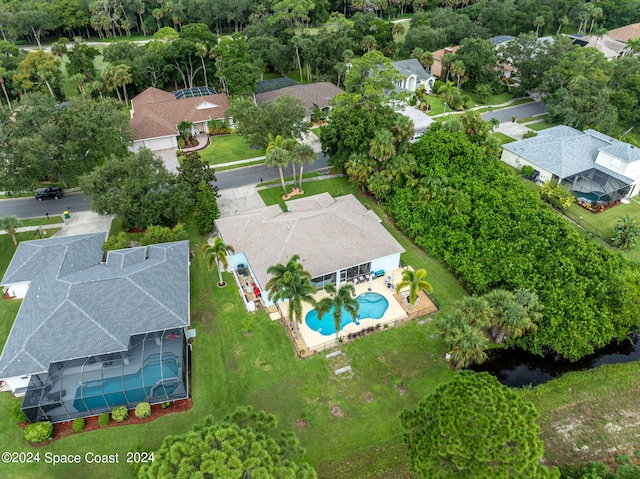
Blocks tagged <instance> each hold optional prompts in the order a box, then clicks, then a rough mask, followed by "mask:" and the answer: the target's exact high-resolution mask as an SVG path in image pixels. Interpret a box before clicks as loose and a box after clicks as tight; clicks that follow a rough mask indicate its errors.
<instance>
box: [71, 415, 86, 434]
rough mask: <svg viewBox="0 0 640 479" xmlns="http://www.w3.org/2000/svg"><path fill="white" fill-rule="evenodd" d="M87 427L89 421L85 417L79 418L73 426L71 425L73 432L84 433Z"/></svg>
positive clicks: (74, 421)
mask: <svg viewBox="0 0 640 479" xmlns="http://www.w3.org/2000/svg"><path fill="white" fill-rule="evenodd" d="M86 425H87V421H85V419H84V418H83V417H77V418H75V419H74V420H73V424H71V429H73V432H82V431H84V428H85V426H86Z"/></svg>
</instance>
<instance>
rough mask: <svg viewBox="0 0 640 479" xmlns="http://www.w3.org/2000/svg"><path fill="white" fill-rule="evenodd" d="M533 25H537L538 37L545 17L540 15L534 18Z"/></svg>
mask: <svg viewBox="0 0 640 479" xmlns="http://www.w3.org/2000/svg"><path fill="white" fill-rule="evenodd" d="M533 26H534V27H536V38H538V33H539V32H540V27H544V17H542V16H539V17H536V18H534V19H533Z"/></svg>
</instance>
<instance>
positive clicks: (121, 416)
mask: <svg viewBox="0 0 640 479" xmlns="http://www.w3.org/2000/svg"><path fill="white" fill-rule="evenodd" d="M128 417H129V411H128V410H127V406H117V407H114V408H113V411H111V418H112V419H113V420H114V421H115V422H122V421H124V420H125V419H127V418H128Z"/></svg>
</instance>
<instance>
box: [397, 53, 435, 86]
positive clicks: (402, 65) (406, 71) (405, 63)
mask: <svg viewBox="0 0 640 479" xmlns="http://www.w3.org/2000/svg"><path fill="white" fill-rule="evenodd" d="M391 64H392V65H393V66H394V67H396V70H398V72H400V73H401V74H402V75H403V76H404V77H409V76H411V75H416V77H417V78H418V80H424V81H426V80H428V79H429V78H430V75H429V74H428V73H427V71H426V70H425V69H424V67H423V66H422V65H420V62H419V61H418V60H417V59H415V58H409V59H408V60H400V61H397V62H391Z"/></svg>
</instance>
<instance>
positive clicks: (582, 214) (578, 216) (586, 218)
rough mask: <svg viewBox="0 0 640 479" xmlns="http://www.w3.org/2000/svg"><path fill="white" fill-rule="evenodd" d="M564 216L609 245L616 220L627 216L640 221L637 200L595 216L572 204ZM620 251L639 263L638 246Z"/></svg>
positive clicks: (639, 208)
mask: <svg viewBox="0 0 640 479" xmlns="http://www.w3.org/2000/svg"><path fill="white" fill-rule="evenodd" d="M565 214H566V215H567V216H568V217H569V218H571V219H572V220H573V221H575V222H576V223H578V224H579V225H581V226H582V227H583V228H585V229H587V230H588V231H590V232H592V233H593V234H594V235H596V236H597V237H598V238H600V239H601V240H603V241H604V242H605V243H607V244H608V245H611V238H612V237H613V227H614V226H615V225H616V223H617V222H618V220H620V219H621V218H624V217H625V216H627V215H629V216H630V217H631V218H637V220H638V221H640V204H639V203H637V198H634V199H632V200H631V202H630V203H629V204H628V205H624V204H621V205H618V206H615V207H613V208H609V209H608V210H606V211H603V212H602V213H598V214H595V213H591V212H590V211H588V210H585V209H584V208H582V207H581V206H579V205H578V204H576V203H574V204H572V205H571V206H570V207H569V209H568V210H567V211H566V212H565ZM620 251H622V253H623V254H624V255H625V256H627V257H628V258H629V259H632V260H635V261H640V248H639V247H638V246H636V247H635V248H632V249H630V250H620Z"/></svg>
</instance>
